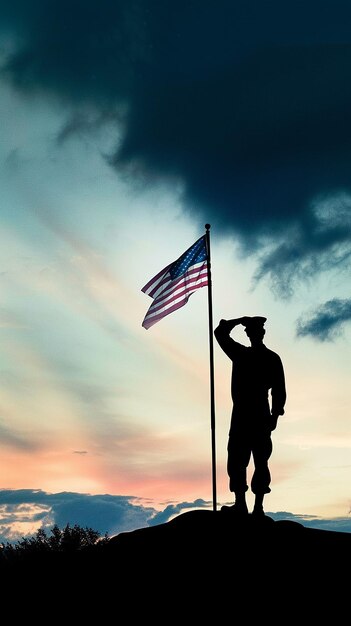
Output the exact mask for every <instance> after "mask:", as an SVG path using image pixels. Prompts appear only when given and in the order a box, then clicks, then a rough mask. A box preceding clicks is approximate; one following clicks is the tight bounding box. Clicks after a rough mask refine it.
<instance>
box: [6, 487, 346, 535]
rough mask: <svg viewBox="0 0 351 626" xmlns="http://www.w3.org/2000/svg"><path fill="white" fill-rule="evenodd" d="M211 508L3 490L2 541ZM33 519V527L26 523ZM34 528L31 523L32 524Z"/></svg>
mask: <svg viewBox="0 0 351 626" xmlns="http://www.w3.org/2000/svg"><path fill="white" fill-rule="evenodd" d="M199 508H209V509H211V508H212V507H211V502H206V501H205V500H202V499H201V498H200V499H198V500H195V501H194V502H181V503H179V504H177V503H173V504H169V505H167V506H166V508H165V509H164V510H163V511H157V510H156V509H155V508H154V507H152V506H144V505H143V504H141V502H140V500H139V498H136V497H134V496H114V495H110V494H99V495H89V494H84V493H75V492H66V491H64V492H60V493H47V492H45V491H42V490H41V489H1V490H0V543H1V542H6V541H18V540H19V539H21V538H22V536H25V535H26V534H29V535H33V534H34V531H33V527H36V528H39V527H41V528H45V529H49V528H52V527H53V525H54V524H58V525H59V527H60V528H62V527H64V526H65V525H66V524H68V523H69V524H70V525H71V526H72V525H74V524H79V525H80V526H83V527H85V526H89V527H91V528H94V529H95V530H98V531H100V532H101V533H102V534H103V533H105V532H108V533H109V534H110V535H113V534H117V533H119V532H124V531H131V530H134V529H137V528H145V527H147V526H155V525H156V524H163V523H166V522H168V521H169V520H170V519H171V518H172V517H174V516H175V515H179V514H181V513H183V512H184V511H186V510H189V509H199ZM267 515H269V516H270V517H272V518H273V519H274V520H283V519H284V520H286V519H287V520H292V521H296V522H299V523H300V524H303V525H304V526H307V527H311V528H322V529H324V530H335V531H340V532H351V518H350V516H349V517H347V516H345V517H338V518H332V519H321V518H318V517H317V516H313V515H295V514H293V513H289V512H286V511H283V512H277V513H267ZM25 524H27V525H28V524H29V527H25ZM29 528H30V529H29Z"/></svg>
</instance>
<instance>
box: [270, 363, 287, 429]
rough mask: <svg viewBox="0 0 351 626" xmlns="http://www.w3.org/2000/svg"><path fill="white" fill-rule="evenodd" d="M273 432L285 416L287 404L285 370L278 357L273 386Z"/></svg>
mask: <svg viewBox="0 0 351 626" xmlns="http://www.w3.org/2000/svg"><path fill="white" fill-rule="evenodd" d="M271 394H272V410H271V415H272V430H274V429H275V428H276V426H277V421H278V417H279V415H284V406H285V402H286V387H285V376H284V368H283V364H282V362H281V360H280V358H279V357H278V355H277V362H276V371H275V375H274V383H273V385H272V391H271Z"/></svg>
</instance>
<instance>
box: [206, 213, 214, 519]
mask: <svg viewBox="0 0 351 626" xmlns="http://www.w3.org/2000/svg"><path fill="white" fill-rule="evenodd" d="M205 228H206V248H207V279H208V280H207V282H208V291H207V293H208V337H209V347H210V401H211V447H212V499H213V510H214V511H217V479H216V416H215V387H214V357H213V315H212V277H211V248H210V228H211V224H205Z"/></svg>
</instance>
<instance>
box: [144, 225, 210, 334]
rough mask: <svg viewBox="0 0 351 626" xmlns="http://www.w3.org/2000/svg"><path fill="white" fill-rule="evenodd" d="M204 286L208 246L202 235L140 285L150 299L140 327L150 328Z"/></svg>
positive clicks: (206, 279)
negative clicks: (177, 257)
mask: <svg viewBox="0 0 351 626" xmlns="http://www.w3.org/2000/svg"><path fill="white" fill-rule="evenodd" d="M207 285H208V264H207V249H206V238H205V236H203V237H201V238H200V239H198V240H197V241H196V242H195V243H194V244H193V246H191V247H190V248H189V249H188V250H187V251H186V252H184V254H182V255H181V256H180V257H179V259H177V260H176V261H174V263H171V264H170V265H167V267H165V268H164V269H163V270H161V271H160V272H158V274H156V276H154V278H152V279H151V280H149V282H148V283H147V284H146V285H145V287H143V288H142V291H143V292H144V293H146V294H147V295H149V296H150V297H151V298H153V302H152V304H151V305H150V307H149V309H148V311H147V313H146V315H145V318H144V321H143V323H142V325H143V327H144V328H146V329H147V328H150V326H152V325H153V324H155V323H156V322H158V321H160V320H161V319H162V318H163V317H165V316H166V315H169V314H170V313H173V311H176V310H177V309H179V308H181V307H182V306H184V305H185V304H186V303H187V302H188V300H189V297H190V296H191V294H193V293H194V291H196V290H197V289H200V288H201V287H206V286H207Z"/></svg>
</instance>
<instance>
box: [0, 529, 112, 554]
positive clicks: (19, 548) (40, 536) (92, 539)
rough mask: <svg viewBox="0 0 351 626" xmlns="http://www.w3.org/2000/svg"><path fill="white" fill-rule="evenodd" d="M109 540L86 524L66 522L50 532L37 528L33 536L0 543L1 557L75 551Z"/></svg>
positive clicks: (102, 543)
mask: <svg viewBox="0 0 351 626" xmlns="http://www.w3.org/2000/svg"><path fill="white" fill-rule="evenodd" d="M108 541H109V537H108V535H107V533H106V534H105V535H104V536H103V537H101V533H100V532H99V531H97V530H94V529H93V528H89V527H88V526H86V527H85V528H83V527H82V526H79V525H78V524H75V525H74V526H70V524H67V525H66V526H65V527H64V528H63V529H60V528H59V527H58V526H57V524H55V526H54V527H53V528H52V529H51V530H50V534H48V533H47V531H46V530H45V529H44V528H39V529H38V530H37V532H36V534H35V535H34V537H23V538H22V540H21V541H18V542H17V543H15V544H11V543H6V544H4V543H3V544H1V548H2V550H1V553H2V555H3V557H5V558H8V557H11V556H15V555H16V556H21V555H25V554H33V553H44V552H65V553H67V552H77V551H82V550H87V549H92V548H96V547H98V546H99V547H100V546H103V545H105V544H106V543H107V542H108Z"/></svg>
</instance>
